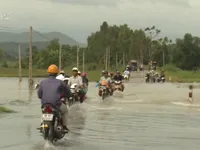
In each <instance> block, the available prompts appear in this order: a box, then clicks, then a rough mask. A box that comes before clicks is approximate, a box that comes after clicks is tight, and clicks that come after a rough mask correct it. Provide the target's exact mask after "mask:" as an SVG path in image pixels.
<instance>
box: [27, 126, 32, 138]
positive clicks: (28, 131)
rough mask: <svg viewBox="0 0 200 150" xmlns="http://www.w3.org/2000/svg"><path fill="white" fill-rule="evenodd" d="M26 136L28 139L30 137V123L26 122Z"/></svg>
mask: <svg viewBox="0 0 200 150" xmlns="http://www.w3.org/2000/svg"><path fill="white" fill-rule="evenodd" d="M26 134H27V137H28V139H30V138H31V125H30V124H27V131H26Z"/></svg>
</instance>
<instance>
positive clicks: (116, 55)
mask: <svg viewBox="0 0 200 150" xmlns="http://www.w3.org/2000/svg"><path fill="white" fill-rule="evenodd" d="M117 68H118V54H117V53H116V69H117Z"/></svg>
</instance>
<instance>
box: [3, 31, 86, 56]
mask: <svg viewBox="0 0 200 150" xmlns="http://www.w3.org/2000/svg"><path fill="white" fill-rule="evenodd" d="M55 38H58V39H59V40H60V43H61V44H69V45H78V46H80V47H83V46H85V44H82V43H79V42H77V41H76V40H74V39H73V38H71V37H69V36H68V35H65V34H62V33H60V32H49V33H36V32H33V35H32V41H33V46H36V47H38V49H43V48H45V47H46V46H47V45H48V42H49V41H50V40H52V39H55ZM16 43H20V44H21V51H22V53H23V54H24V52H25V49H26V48H28V47H29V32H22V33H10V32H0V49H2V50H3V51H5V52H6V53H8V54H9V55H12V56H17V49H18V45H17V44H16Z"/></svg>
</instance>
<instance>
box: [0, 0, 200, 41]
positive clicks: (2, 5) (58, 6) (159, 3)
mask: <svg viewBox="0 0 200 150" xmlns="http://www.w3.org/2000/svg"><path fill="white" fill-rule="evenodd" d="M0 12H4V13H10V12H12V15H11V16H10V20H7V21H4V23H3V24H6V25H9V26H14V27H27V28H28V26H30V25H32V26H33V28H34V29H37V30H39V29H40V30H42V31H60V32H64V33H66V34H69V35H70V36H72V37H75V38H76V39H78V40H81V41H83V40H86V38H87V36H88V35H89V34H90V33H91V32H95V31H96V30H98V29H99V26H100V25H101V23H102V22H103V21H107V22H108V23H109V24H117V25H119V24H124V23H126V24H128V25H129V26H130V27H131V28H133V29H136V28H145V27H147V26H151V25H156V27H158V28H159V29H161V30H162V34H163V35H164V34H166V35H167V36H170V37H177V36H182V35H183V34H184V33H185V32H191V33H194V34H197V35H198V34H199V35H200V31H199V30H198V26H199V25H200V20H199V19H197V15H198V14H199V13H200V1H199V0H101V1H100V0H17V1H16V0H6V1H0ZM0 24H2V23H0Z"/></svg>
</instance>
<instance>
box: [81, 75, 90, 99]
mask: <svg viewBox="0 0 200 150" xmlns="http://www.w3.org/2000/svg"><path fill="white" fill-rule="evenodd" d="M81 76H82V80H83V85H84V89H83V91H84V99H85V98H86V94H87V90H88V83H89V80H88V78H87V74H86V73H85V72H83V73H82V74H81Z"/></svg>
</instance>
